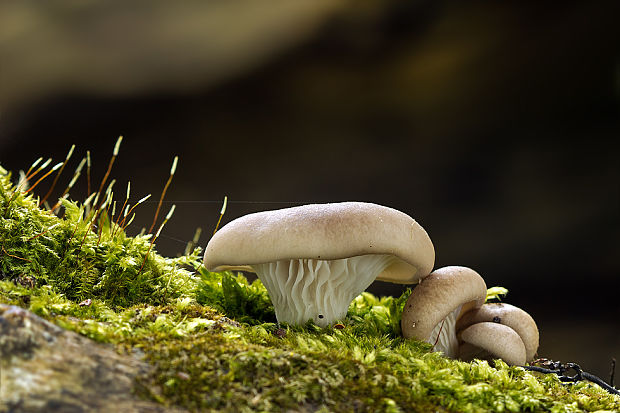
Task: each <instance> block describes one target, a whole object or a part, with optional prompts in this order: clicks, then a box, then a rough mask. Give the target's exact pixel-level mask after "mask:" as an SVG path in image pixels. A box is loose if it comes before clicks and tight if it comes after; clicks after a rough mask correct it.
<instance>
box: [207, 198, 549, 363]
mask: <svg viewBox="0 0 620 413" xmlns="http://www.w3.org/2000/svg"><path fill="white" fill-rule="evenodd" d="M434 262H435V249H434V247H433V244H432V242H431V240H430V238H429V236H428V234H427V233H426V231H425V230H424V229H423V228H422V227H421V226H420V225H419V224H418V223H417V222H416V221H415V220H414V219H413V218H411V217H410V216H408V215H407V214H405V213H403V212H400V211H397V210H395V209H392V208H388V207H385V206H381V205H376V204H371V203H365V202H342V203H331V204H311V205H303V206H299V207H293V208H284V209H279V210H274V211H264V212H258V213H253V214H249V215H245V216H242V217H240V218H237V219H235V220H233V221H231V222H230V223H228V224H227V225H225V226H224V227H223V228H222V229H220V230H219V231H217V232H216V233H215V234H214V236H213V237H212V238H211V240H210V241H209V243H208V245H207V247H206V249H205V255H204V265H205V267H206V268H207V269H208V270H209V271H225V270H241V271H249V272H255V273H256V274H257V276H258V278H259V279H260V280H261V281H262V283H263V284H264V285H265V288H266V289H267V292H268V293H269V297H270V298H271V301H272V303H273V305H274V309H275V313H276V318H277V319H278V321H279V322H287V323H290V324H304V323H306V322H307V321H308V320H312V321H314V322H315V323H316V324H318V325H319V326H323V327H324V326H327V325H330V324H333V323H334V322H336V321H337V320H343V319H344V318H345V316H346V313H347V310H348V308H349V304H350V303H351V301H352V300H353V299H354V298H355V297H356V296H357V295H359V294H360V293H361V292H363V291H364V290H365V289H366V288H367V287H368V286H369V285H370V284H371V283H372V282H373V281H374V280H381V281H388V282H392V283H400V284H415V283H418V282H419V283H420V284H419V285H418V286H417V287H416V288H415V289H414V291H413V293H412V294H411V296H410V297H409V299H408V301H407V303H406V305H405V308H404V311H403V315H402V320H401V326H402V332H403V335H404V336H405V338H415V339H419V340H424V341H427V342H429V343H431V344H433V345H434V348H435V350H437V351H441V352H443V353H444V354H445V355H446V356H448V357H460V358H463V359H471V358H474V357H476V358H483V357H498V358H502V359H504V360H505V361H506V362H507V363H510V364H524V363H525V362H526V361H527V360H531V359H532V357H533V355H534V353H535V352H536V350H537V348H538V329H537V328H536V323H534V320H532V318H531V317H530V316H529V315H528V314H527V313H525V312H524V311H523V310H520V309H518V308H516V307H514V306H510V305H508V304H484V302H485V300H486V292H487V288H486V284H485V282H484V280H483V279H482V277H481V276H480V275H479V274H478V273H477V272H475V271H474V270H472V269H469V268H466V267H445V268H441V269H438V270H435V271H433V272H432V273H431V271H432V269H433V265H434Z"/></svg>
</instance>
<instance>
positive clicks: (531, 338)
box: [457, 303, 539, 364]
mask: <svg viewBox="0 0 620 413" xmlns="http://www.w3.org/2000/svg"><path fill="white" fill-rule="evenodd" d="M485 322H492V323H494V324H499V325H504V326H507V327H509V328H510V329H512V330H514V331H515V333H516V334H517V336H518V337H519V339H520V340H521V341H522V342H523V345H524V347H525V357H524V359H523V361H522V362H521V363H510V362H508V360H506V359H505V358H504V357H502V356H501V355H500V354H497V353H494V352H493V351H491V350H490V349H489V348H486V347H484V346H483V347H482V349H484V350H486V351H487V352H488V353H489V356H491V357H492V356H496V357H499V358H501V359H504V361H506V362H507V363H509V364H524V363H525V362H526V361H531V360H532V359H533V358H534V355H535V354H536V351H537V350H538V342H539V336H538V327H537V326H536V322H535V321H534V319H533V318H532V317H531V316H530V315H529V314H528V313H527V312H525V311H523V310H522V309H520V308H519V307H515V306H514V305H510V304H506V303H489V304H485V305H483V306H482V307H480V308H479V309H474V310H472V311H469V312H467V313H466V314H464V315H463V316H462V317H461V318H460V320H459V322H458V323H457V332H464V330H465V329H468V328H469V327H470V326H474V325H476V324H481V323H485ZM470 344H472V343H470ZM459 353H460V354H461V355H460V356H459V357H461V358H471V357H472V355H471V353H472V349H471V348H469V346H466V347H465V348H464V349H461V350H459ZM478 358H481V357H479V356H478Z"/></svg>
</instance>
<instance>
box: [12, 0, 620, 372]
mask: <svg viewBox="0 0 620 413" xmlns="http://www.w3.org/2000/svg"><path fill="white" fill-rule="evenodd" d="M616 4H617V2H611V1H610V2H585V1H584V2H563V3H560V4H551V3H549V4H546V5H540V4H537V3H534V2H531V3H530V2H510V1H509V2H501V3H497V2H488V1H468V2H449V1H433V2H431V1H418V2H407V3H400V2H391V1H385V2H379V1H377V2H373V1H370V2H364V4H359V2H353V1H328V0H325V1H309V0H308V1H301V0H300V1H299V2H286V1H274V2H272V3H270V6H269V7H268V8H267V7H266V6H265V5H264V3H261V2H251V1H242V0H238V1H227V2H218V1H213V2H199V1H187V2H183V4H182V5H179V4H175V3H168V2H164V1H161V2H160V1H151V2H140V1H136V2H131V4H129V3H126V2H115V1H109V2H104V1H93V2H88V3H87V4H83V5H77V4H73V5H71V4H69V3H68V2H62V1H56V0H50V1H49V2H45V3H41V4H39V3H37V2H33V3H28V2H20V3H17V2H16V3H14V4H10V2H5V3H2V4H1V5H0V27H3V29H0V163H1V164H2V166H3V167H5V168H7V169H9V170H12V171H14V172H17V171H18V170H19V169H27V168H28V166H29V165H30V164H31V163H32V162H33V161H34V160H35V159H36V158H38V157H39V156H46V157H47V156H52V157H53V158H54V160H55V161H57V162H58V161H62V160H63V159H64V157H65V154H66V153H67V151H68V149H69V147H70V146H71V144H73V143H75V144H76V145H77V149H76V153H75V154H74V157H73V158H72V162H71V164H70V166H71V167H72V168H70V170H67V172H65V173H64V175H63V178H61V183H64V184H65V185H66V183H67V182H68V181H69V179H70V176H71V173H72V170H73V168H75V166H76V165H77V163H78V162H79V159H80V158H81V157H83V156H84V154H85V151H86V150H90V151H91V154H92V158H93V185H97V184H98V183H99V181H100V179H101V178H102V176H103V174H104V172H105V169H106V167H107V164H108V161H109V158H110V156H111V154H112V149H113V147H114V143H115V142H116V138H117V137H118V136H119V135H123V136H124V141H123V144H122V146H121V150H120V154H119V156H118V159H117V160H116V163H115V165H114V169H113V173H112V176H113V177H115V178H116V179H117V181H118V182H117V184H116V187H115V189H116V191H115V193H116V194H117V196H116V199H119V198H122V197H123V196H124V193H125V186H126V182H127V180H131V182H132V199H133V201H134V202H135V201H136V200H137V199H139V198H140V197H142V196H143V195H145V194H147V193H152V194H153V198H152V202H150V203H147V204H146V205H144V207H142V208H141V209H140V210H139V214H138V217H137V219H136V221H135V224H134V225H133V229H132V230H131V231H130V233H132V231H133V233H137V232H138V231H139V230H140V228H141V227H147V228H148V227H149V226H150V224H151V221H152V219H153V214H154V209H155V206H156V200H157V199H158V198H159V195H160V193H161V190H162V188H163V186H164V184H165V182H166V179H167V178H168V172H169V169H170V166H171V163H172V159H173V158H174V156H175V155H178V156H179V158H180V160H179V166H178V168H177V173H176V175H175V177H174V180H173V182H172V185H171V187H170V189H169V191H168V194H167V197H166V204H165V205H164V210H163V211H162V212H161V213H160V219H161V217H163V215H165V213H166V212H167V210H168V208H169V206H170V204H171V203H175V204H176V205H177V210H176V213H175V216H174V217H173V218H172V220H171V221H170V222H169V223H168V224H167V226H166V228H165V230H164V231H163V233H162V236H161V238H160V239H159V240H158V242H157V249H158V250H159V252H161V253H163V254H165V255H169V256H171V255H176V254H177V253H179V252H182V251H183V250H184V249H185V244H186V242H187V241H189V240H190V239H191V238H192V237H193V234H194V230H195V229H196V227H198V226H200V227H202V228H203V229H204V232H203V238H202V239H201V242H200V244H201V245H203V246H204V245H205V244H206V242H207V240H208V235H209V234H210V233H211V232H212V231H213V228H214V227H215V224H216V222H217V219H218V215H219V211H220V208H221V202H222V199H223V197H224V195H227V196H228V199H229V204H228V208H227V212H226V214H225V216H224V218H223V221H222V223H223V224H224V223H226V222H228V221H230V220H232V219H234V218H236V217H239V216H241V215H243V214H246V213H248V212H253V211H259V210H265V209H275V208H281V207H287V206H293V205H298V204H303V203H309V202H336V201H347V200H357V201H367V202H375V203H378V204H382V205H387V206H391V207H394V208H396V209H399V210H402V211H404V212H406V213H408V214H409V215H411V216H412V217H414V218H415V219H416V220H418V222H419V223H420V224H421V225H422V226H424V228H425V229H426V230H427V231H428V233H429V235H430V237H431V239H432V240H433V243H434V245H435V249H436V253H437V260H436V267H441V266H445V265H466V266H469V267H472V268H474V269H475V270H477V271H478V272H479V273H480V274H481V275H482V276H483V277H484V278H485V280H486V282H487V285H488V286H493V285H502V286H505V287H507V288H508V289H509V290H510V293H509V295H508V296H507V298H506V301H507V302H509V303H512V304H515V305H517V306H520V307H522V308H524V309H525V310H527V311H528V312H530V314H532V316H533V317H534V318H535V320H536V321H537V323H538V325H539V328H540V330H541V348H540V351H539V353H540V355H541V356H545V357H548V358H552V359H560V360H563V361H574V362H577V363H581V364H582V366H583V367H584V368H585V369H586V370H589V371H592V372H594V373H595V374H599V375H600V376H601V377H603V378H604V379H608V378H609V363H610V360H611V358H612V357H620V321H619V320H620V305H619V304H618V299H619V298H618V297H619V291H620V281H619V278H618V277H619V275H620V271H619V270H620V264H619V263H618V259H619V258H620V254H619V253H620V241H619V235H620V231H619V224H620V222H619V221H620V219H619V218H620V186H619V183H620V161H619V159H620V151H619V148H620V145H619V143H618V137H619V132H620V118H619V117H618V106H619V102H620V50H619V47H618V45H619V42H618V39H620V36H619V35H620V33H618V29H617V28H616V27H617V26H618V24H617V21H616V20H617V16H618V11H619V10H618V7H617V6H616ZM48 188H49V187H44V188H41V193H44V192H43V191H44V190H45V191H46V190H47V189H48ZM85 196H86V189H85V180H84V179H81V181H80V184H79V185H78V186H77V187H76V189H75V190H74V191H73V192H72V197H73V198H74V199H84V198H85ZM370 289H371V291H373V292H375V293H378V294H399V293H400V291H401V290H402V288H401V287H400V286H393V285H388V284H383V283H380V282H377V283H375V284H374V285H373V286H371V288H370ZM619 374H620V373H619Z"/></svg>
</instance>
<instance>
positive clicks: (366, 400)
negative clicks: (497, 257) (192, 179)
mask: <svg viewBox="0 0 620 413" xmlns="http://www.w3.org/2000/svg"><path fill="white" fill-rule="evenodd" d="M63 206H64V216H63V217H62V218H59V217H57V216H56V215H54V214H52V213H50V212H49V211H48V210H46V209H42V208H39V207H38V202H37V201H36V199H34V198H33V197H32V196H30V195H27V194H24V193H23V190H21V189H18V188H16V187H15V185H14V184H13V183H12V181H11V177H10V175H9V174H8V173H7V172H6V171H4V170H2V169H1V168H0V217H2V220H1V221H0V270H1V271H2V272H1V274H0V302H2V303H7V304H15V305H18V306H21V307H23V308H26V309H29V310H31V311H33V312H35V313H36V314H38V315H41V316H43V317H45V318H47V319H48V320H51V321H53V322H54V323H56V324H57V325H60V326H62V327H64V328H67V329H70V330H74V331H77V332H79V333H80V334H82V335H85V336H87V337H90V338H92V339H94V340H97V341H101V342H107V343H112V344H113V345H114V346H115V347H116V349H117V350H118V351H119V352H123V353H128V354H135V355H137V356H140V357H144V358H145V359H146V360H147V361H148V362H149V363H151V364H152V365H153V366H154V367H155V368H154V369H153V371H152V372H151V373H149V374H148V375H145V376H142V377H140V378H139V380H138V382H137V383H136V391H138V392H139V393H140V394H142V395H143V396H144V397H148V398H151V399H154V400H157V401H158V402H160V403H162V404H164V405H169V406H173V405H174V406H183V407H186V408H189V409H190V410H201V409H215V410H229V411H280V410H287V409H294V410H298V411H321V410H323V411H394V412H396V411H420V412H424V411H459V412H469V411H471V412H476V411H489V410H493V411H513V412H518V411H554V412H564V411H566V412H568V411H576V410H586V411H595V410H620V397H617V396H613V395H610V394H609V393H607V392H605V391H604V390H602V389H600V388H599V387H598V386H595V385H592V384H590V383H587V382H582V383H578V384H574V385H563V384H562V383H560V382H559V380H558V379H557V378H556V377H555V376H553V375H549V376H543V375H538V374H536V373H530V372H526V371H524V370H523V369H521V368H518V367H509V366H507V365H506V364H505V363H503V362H502V361H495V362H494V363H493V364H494V365H493V366H490V365H489V364H488V363H487V362H485V361H475V362H472V363H464V362H459V361H454V360H449V359H446V358H444V357H442V356H441V355H439V354H437V353H432V352H431V346H430V345H428V344H425V343H421V342H418V341H414V340H404V339H402V338H401V336H400V323H399V320H400V314H401V312H402V307H403V305H404V302H405V301H406V298H407V296H408V293H405V294H403V295H402V296H401V297H397V298H394V297H383V298H377V297H375V296H373V295H372V294H369V293H363V294H361V295H360V296H359V297H357V298H356V299H355V300H354V301H353V302H352V303H351V306H350V308H349V313H348V315H347V318H346V319H345V320H341V325H340V326H338V327H340V328H326V329H321V328H318V327H317V326H315V325H313V324H308V325H306V326H302V327H290V326H285V325H278V324H275V317H274V312H273V307H272V306H271V303H270V301H269V297H268V295H267V292H266V290H265V288H264V287H263V285H262V284H261V283H260V281H255V282H253V283H249V282H248V281H247V280H246V279H245V278H244V277H243V276H241V275H235V274H232V273H221V274H219V273H209V272H208V271H206V270H205V269H204V268H203V267H202V266H201V265H200V258H199V257H200V250H199V249H195V250H194V251H193V252H191V253H190V254H189V255H186V256H183V257H180V258H174V259H171V258H165V257H162V256H160V255H159V254H157V253H156V251H155V250H154V249H151V245H150V244H151V238H150V237H151V236H150V235H141V236H135V237H131V236H128V235H127V234H126V233H125V232H124V230H123V228H121V227H120V226H117V224H116V223H115V219H114V218H110V217H109V216H108V213H107V212H106V211H103V210H102V211H99V212H93V209H90V210H89V208H88V206H85V205H84V204H78V203H75V202H71V201H64V202H63ZM97 214H98V216H99V217H101V218H100V219H99V218H98V220H97V228H96V229H93V228H94V227H93V226H91V225H90V222H92V219H93V217H95V216H97ZM504 293H505V291H503V290H497V289H496V290H491V291H490V292H489V295H490V296H497V295H498V294H504ZM84 300H88V301H86V302H84Z"/></svg>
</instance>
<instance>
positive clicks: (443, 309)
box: [401, 266, 487, 358]
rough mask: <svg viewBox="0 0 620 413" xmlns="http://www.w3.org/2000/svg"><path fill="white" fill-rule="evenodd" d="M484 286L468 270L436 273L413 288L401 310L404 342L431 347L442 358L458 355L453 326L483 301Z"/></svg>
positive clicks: (453, 269) (476, 275) (454, 267)
mask: <svg viewBox="0 0 620 413" xmlns="http://www.w3.org/2000/svg"><path fill="white" fill-rule="evenodd" d="M486 294H487V286H486V284H485V282H484V280H483V279H482V277H481V276H480V275H479V274H478V273H477V272H476V271H474V270H472V269H471V268H467V267H459V266H450V267H444V268H440V269H437V270H435V271H433V272H432V273H430V275H429V276H428V277H426V278H424V279H423V280H422V281H421V282H420V284H419V285H417V286H416V287H415V288H414V290H413V292H412V293H411V296H409V299H407V302H406V303H405V307H404V309H403V315H402V319H401V329H402V333H403V336H404V337H405V338H416V339H418V340H422V341H426V342H427V343H430V344H433V346H434V349H435V351H441V352H443V353H444V355H445V356H446V357H451V358H454V357H456V356H457V355H458V348H459V343H458V339H457V336H456V322H457V320H458V319H459V317H460V316H462V315H463V314H465V313H467V312H468V311H469V310H471V309H473V308H480V307H481V306H482V304H484V301H485V299H486Z"/></svg>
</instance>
